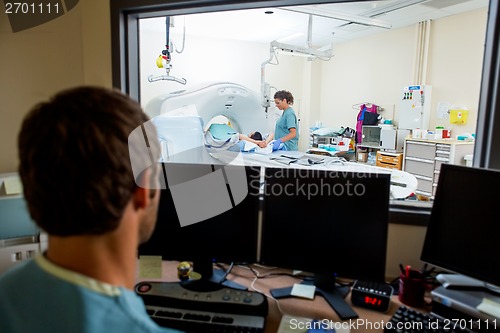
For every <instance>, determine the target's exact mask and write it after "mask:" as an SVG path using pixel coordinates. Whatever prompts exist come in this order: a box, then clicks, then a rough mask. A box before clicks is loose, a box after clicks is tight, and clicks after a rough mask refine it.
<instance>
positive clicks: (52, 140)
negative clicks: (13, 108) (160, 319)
mask: <svg viewBox="0 0 500 333" xmlns="http://www.w3.org/2000/svg"><path fill="white" fill-rule="evenodd" d="M148 120H149V119H148V117H147V116H146V114H145V113H144V112H143V111H142V109H141V107H140V105H139V104H138V103H137V102H135V101H133V100H132V99H131V98H129V97H128V96H126V95H124V94H122V93H121V92H119V91H117V90H111V89H105V88H97V87H79V88H73V89H68V90H65V91H63V92H61V93H59V94H57V95H55V96H54V97H53V98H51V99H50V100H49V101H47V102H43V103H40V104H38V105H36V106H35V107H34V108H33V109H32V110H31V111H30V112H29V114H28V115H27V116H26V117H25V119H24V121H23V123H22V127H21V131H20V133H19V137H18V149H19V160H20V164H19V175H20V177H21V180H22V183H23V188H24V196H25V198H26V201H27V204H28V208H29V211H30V214H31V216H32V217H33V219H34V220H35V221H36V223H37V224H38V226H39V227H40V228H41V229H43V230H44V231H45V232H46V233H47V234H48V249H47V251H46V252H45V253H43V255H39V256H37V257H36V258H35V259H33V260H29V261H26V262H24V263H21V264H19V265H17V266H15V267H14V268H13V269H11V270H10V271H8V272H6V273H4V274H3V275H2V276H0V295H1V297H0V332H9V333H14V332H89V333H95V332H121V333H122V332H174V331H173V330H169V329H166V328H162V327H159V326H158V325H157V324H156V323H154V322H153V321H152V320H151V319H150V318H149V316H148V315H147V313H146V310H145V307H144V303H143V302H142V300H141V298H140V297H139V296H138V295H136V294H135V293H134V291H133V289H134V285H135V278H136V271H137V267H136V265H137V247H138V245H139V244H141V243H143V242H145V241H146V240H148V239H149V237H150V236H151V234H152V232H153V230H154V227H155V223H156V215H157V210H158V201H159V195H160V194H159V193H160V191H158V190H155V189H154V188H158V186H157V185H158V184H157V183H158V176H157V174H158V170H157V169H158V167H157V163H156V162H157V161H158V157H159V144H158V141H157V138H156V133H155V132H154V130H151V129H152V128H154V127H152V126H149V127H148V130H144V128H145V127H146V126H145V123H147V122H148ZM137 128H139V130H143V131H144V133H146V136H147V137H144V138H143V140H144V142H147V145H148V146H146V145H144V149H142V151H141V149H137V148H138V147H139V146H140V145H134V144H130V134H131V133H132V132H134V130H135V129H137ZM146 147H147V148H146ZM132 155H134V156H132ZM132 159H139V160H141V162H142V163H143V165H145V166H146V167H145V168H144V170H141V171H142V172H141V173H140V175H139V176H138V177H135V176H134V172H135V171H136V170H133V168H134V165H133V160H132Z"/></svg>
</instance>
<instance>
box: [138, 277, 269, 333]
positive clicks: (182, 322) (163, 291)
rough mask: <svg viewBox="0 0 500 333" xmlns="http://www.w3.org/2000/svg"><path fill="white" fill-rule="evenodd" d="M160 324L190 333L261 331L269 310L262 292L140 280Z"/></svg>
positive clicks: (142, 292)
mask: <svg viewBox="0 0 500 333" xmlns="http://www.w3.org/2000/svg"><path fill="white" fill-rule="evenodd" d="M135 291H136V293H137V294H138V295H140V296H141V297H142V299H143V301H144V304H145V305H146V310H147V312H148V314H149V316H150V317H151V319H153V321H155V322H156V323H157V324H158V325H160V326H163V327H169V328H174V329H178V330H181V331H184V332H187V333H212V332H213V333H226V332H227V333H233V332H234V333H236V332H238V333H240V332H241V333H262V332H264V328H265V323H266V317H267V313H268V303H267V298H266V297H265V296H264V295H262V294H261V293H257V292H252V291H242V290H238V289H233V288H228V287H225V286H222V285H220V284H215V283H209V282H206V281H205V282H202V281H201V280H200V281H198V282H193V283H190V284H181V283H178V282H141V283H138V284H137V285H136V286H135Z"/></svg>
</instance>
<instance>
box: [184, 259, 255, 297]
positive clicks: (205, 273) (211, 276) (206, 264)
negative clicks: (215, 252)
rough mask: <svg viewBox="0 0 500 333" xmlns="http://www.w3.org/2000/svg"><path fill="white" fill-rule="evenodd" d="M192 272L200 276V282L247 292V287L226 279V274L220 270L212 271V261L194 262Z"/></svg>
mask: <svg viewBox="0 0 500 333" xmlns="http://www.w3.org/2000/svg"><path fill="white" fill-rule="evenodd" d="M193 270H194V271H195V272H197V273H200V274H201V279H202V280H206V281H209V282H212V283H214V284H218V285H223V286H225V287H228V288H232V289H238V290H248V288H247V287H245V286H243V285H241V284H239V283H236V282H234V281H230V280H228V279H226V272H225V271H223V270H221V269H214V267H213V263H212V260H194V261H193Z"/></svg>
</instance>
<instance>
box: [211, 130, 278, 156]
mask: <svg viewBox="0 0 500 333" xmlns="http://www.w3.org/2000/svg"><path fill="white" fill-rule="evenodd" d="M265 138H266V137H265V136H264V137H263V136H262V133H260V132H258V131H255V132H252V133H250V134H248V135H245V134H242V133H238V132H237V131H236V130H235V129H233V128H232V127H231V126H229V125H228V124H212V125H210V127H209V128H208V130H207V131H206V132H205V145H206V146H207V148H209V149H216V150H229V151H237V152H240V151H241V152H255V153H262V154H267V153H271V152H272V147H271V146H268V145H267V143H266V141H265Z"/></svg>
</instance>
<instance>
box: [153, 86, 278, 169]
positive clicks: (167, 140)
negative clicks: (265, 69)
mask: <svg viewBox="0 0 500 333" xmlns="http://www.w3.org/2000/svg"><path fill="white" fill-rule="evenodd" d="M145 112H146V114H148V116H149V117H150V118H151V119H152V122H153V124H155V126H156V128H157V130H158V135H159V138H160V142H161V146H162V158H163V160H168V161H172V160H174V161H186V160H189V159H192V160H194V161H196V162H202V161H204V160H210V159H211V158H210V157H209V156H207V153H206V152H205V151H204V150H205V149H204V145H205V140H204V133H205V130H206V129H207V126H208V125H209V124H210V122H211V120H212V119H213V118H215V117H217V116H224V117H226V118H227V120H228V121H229V122H230V124H231V127H232V128H234V130H235V131H236V132H237V133H243V134H249V133H251V132H254V131H259V132H261V133H269V132H270V131H272V129H273V128H274V124H272V123H271V121H270V120H269V119H268V117H267V114H266V112H265V111H264V108H263V107H262V106H261V105H260V99H259V96H258V95H257V93H255V92H254V91H252V90H250V89H248V88H246V87H245V86H242V85H240V84H236V83H231V82H211V83H206V84H204V85H198V86H194V87H193V88H191V89H189V90H179V91H174V92H171V93H167V94H163V95H160V96H157V97H155V98H153V99H152V100H151V101H149V102H148V103H147V105H146V107H145Z"/></svg>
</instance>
